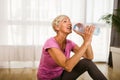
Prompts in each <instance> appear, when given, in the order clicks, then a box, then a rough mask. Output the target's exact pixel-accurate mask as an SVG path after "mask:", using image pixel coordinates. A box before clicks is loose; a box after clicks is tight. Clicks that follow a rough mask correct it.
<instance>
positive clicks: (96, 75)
mask: <svg viewBox="0 0 120 80" xmlns="http://www.w3.org/2000/svg"><path fill="white" fill-rule="evenodd" d="M85 71H88V73H89V75H90V76H91V77H92V79H93V80H107V79H106V77H105V76H104V75H103V74H102V73H101V71H100V70H99V69H98V68H97V66H96V65H95V64H94V63H93V62H92V61H91V60H88V59H82V60H80V61H79V63H78V64H77V65H76V66H75V67H74V68H73V70H72V71H71V72H67V71H65V70H64V71H63V73H62V75H61V76H60V77H58V78H55V79H53V80H76V79H77V78H78V77H79V76H80V75H81V74H82V73H84V72H85Z"/></svg>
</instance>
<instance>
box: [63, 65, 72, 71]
mask: <svg viewBox="0 0 120 80" xmlns="http://www.w3.org/2000/svg"><path fill="white" fill-rule="evenodd" d="M64 69H65V70H66V71H67V72H71V71H72V69H73V68H71V67H68V66H65V67H64Z"/></svg>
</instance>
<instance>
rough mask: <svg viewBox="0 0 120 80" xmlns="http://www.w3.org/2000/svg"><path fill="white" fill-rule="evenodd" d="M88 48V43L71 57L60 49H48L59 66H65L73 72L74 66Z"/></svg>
mask: <svg viewBox="0 0 120 80" xmlns="http://www.w3.org/2000/svg"><path fill="white" fill-rule="evenodd" d="M86 49H87V45H86V44H83V45H82V46H81V49H80V50H79V51H78V53H77V54H75V55H73V56H72V57H71V58H69V59H67V58H66V57H65V55H64V53H63V52H62V51H61V50H60V49H57V48H50V49H48V52H49V54H50V56H51V57H52V58H53V60H54V61H55V62H56V63H57V64H58V65H59V66H61V67H63V68H64V69H65V70H66V71H68V72H71V71H72V69H73V68H74V66H75V65H76V64H77V63H78V62H79V60H80V58H81V57H82V56H83V54H84V53H85V51H86Z"/></svg>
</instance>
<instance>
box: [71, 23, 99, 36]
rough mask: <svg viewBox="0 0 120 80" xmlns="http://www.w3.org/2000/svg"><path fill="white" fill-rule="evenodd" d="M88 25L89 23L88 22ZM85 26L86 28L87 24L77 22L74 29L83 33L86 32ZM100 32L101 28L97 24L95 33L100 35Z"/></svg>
mask: <svg viewBox="0 0 120 80" xmlns="http://www.w3.org/2000/svg"><path fill="white" fill-rule="evenodd" d="M87 25H89V24H87ZM87 25H86V26H87ZM84 28H85V26H84V25H83V24H82V23H77V24H75V25H74V26H73V30H77V31H79V32H82V33H84ZM99 33H100V28H99V27H96V26H95V30H94V33H93V35H96V36H97V35H99Z"/></svg>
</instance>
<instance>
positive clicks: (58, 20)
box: [52, 15, 68, 32]
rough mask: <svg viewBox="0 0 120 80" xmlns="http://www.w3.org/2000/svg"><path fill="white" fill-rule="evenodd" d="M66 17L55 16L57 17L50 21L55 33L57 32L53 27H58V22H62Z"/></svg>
mask: <svg viewBox="0 0 120 80" xmlns="http://www.w3.org/2000/svg"><path fill="white" fill-rule="evenodd" d="M66 17H68V16H66V15H59V16H57V17H56V18H55V19H54V20H53V21H52V27H53V29H54V31H55V32H57V31H56V30H55V27H56V26H58V25H59V22H61V21H62V20H63V19H64V18H66Z"/></svg>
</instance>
